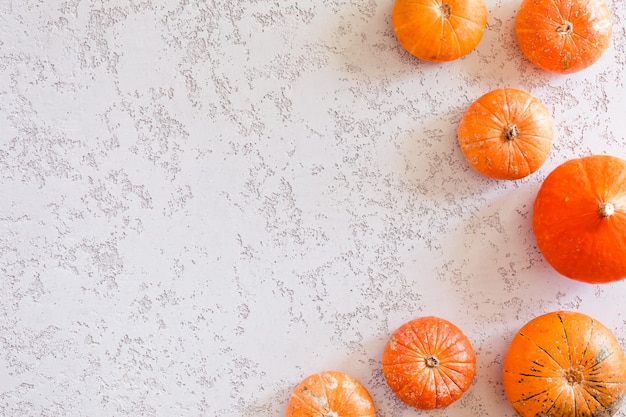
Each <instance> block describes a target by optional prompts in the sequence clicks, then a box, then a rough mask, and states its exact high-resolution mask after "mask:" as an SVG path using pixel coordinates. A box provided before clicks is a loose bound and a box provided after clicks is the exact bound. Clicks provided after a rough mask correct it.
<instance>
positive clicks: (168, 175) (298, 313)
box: [0, 0, 626, 417]
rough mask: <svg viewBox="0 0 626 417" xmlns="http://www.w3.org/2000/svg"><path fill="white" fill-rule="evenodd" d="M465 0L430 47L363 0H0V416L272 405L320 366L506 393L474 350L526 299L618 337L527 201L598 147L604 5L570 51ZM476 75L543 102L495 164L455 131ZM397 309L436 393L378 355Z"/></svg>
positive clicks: (602, 134)
mask: <svg viewBox="0 0 626 417" xmlns="http://www.w3.org/2000/svg"><path fill="white" fill-rule="evenodd" d="M487 6H488V10H489V18H488V28H487V30H486V32H485V35H484V38H483V39H482V41H481V43H480V44H479V46H478V48H477V49H476V50H475V51H473V52H472V53H471V54H470V55H468V56H466V57H464V58H463V59H460V60H458V61H454V62H450V63H446V64H440V65H437V64H430V63H425V62H420V61H418V60H416V59H414V58H412V57H410V56H409V55H408V54H407V53H406V52H404V51H403V50H402V49H401V48H400V47H399V46H398V44H397V41H396V39H395V37H394V35H393V31H392V29H391V26H390V13H391V8H392V1H390V0H386V1H378V2H375V1H370V0H358V1H357V0H322V1H311V0H303V1H298V2H289V1H285V0H276V1H261V0H258V1H253V0H250V1H239V2H238V1H219V0H215V1H198V0H181V1H170V0H161V1H156V0H126V1H121V0H110V1H103V0H100V1H97V0H66V1H61V0H47V1H38V0H20V1H17V0H0V175H1V177H0V187H1V188H0V189H1V194H2V197H3V198H2V199H0V231H1V233H0V271H1V280H0V415H2V416H11V417H17V416H124V417H125V416H282V415H283V414H284V412H285V407H286V401H287V398H288V396H289V393H290V391H291V389H292V388H293V387H294V386H295V385H296V384H297V383H298V382H299V381H300V380H301V379H302V378H304V377H305V376H307V375H309V374H311V373H314V372H318V371H322V370H325V369H336V370H340V371H343V372H347V373H349V374H351V375H353V376H355V377H356V378H358V379H359V380H360V381H361V382H362V383H363V384H364V385H365V386H366V388H367V389H368V390H369V391H370V393H371V394H372V396H373V398H374V400H375V403H376V407H377V409H378V415H379V416H381V417H391V416H399V415H403V416H418V415H419V416H450V415H454V416H478V415H480V416H498V417H503V416H505V417H509V416H511V417H512V416H513V415H514V413H513V411H512V409H511V408H510V407H509V405H508V404H507V402H506V399H505V397H504V394H503V389H502V385H501V379H500V370H501V365H502V358H503V355H504V353H505V351H506V346H507V344H508V342H509V340H510V338H511V337H512V334H513V333H514V332H515V331H516V330H517V329H518V328H519V327H520V326H521V325H522V324H524V323H525V322H526V321H527V320H529V319H531V318H533V317H534V316H536V315H539V314H541V313H544V312H548V311H552V310H557V309H569V310H577V311H581V312H584V313H586V314H589V315H592V316H594V317H596V318H597V319H599V320H601V321H602V322H603V323H604V324H606V325H607V326H608V327H610V328H611V329H613V330H614V332H615V333H616V335H617V336H618V338H619V339H620V341H621V343H622V344H623V345H626V312H625V310H624V301H623V300H624V299H625V297H626V283H623V282H622V283H615V284H609V285H603V286H596V285H585V284H580V283H575V282H572V281H570V280H568V279H566V278H563V277H561V276H559V275H558V274H556V273H555V272H554V271H553V270H552V269H551V268H550V267H549V266H548V265H547V264H546V262H545V261H544V260H543V258H542V256H541V255H540V253H539V252H538V250H537V248H536V245H535V241H534V237H533V235H532V233H531V228H530V220H531V215H532V202H533V199H534V196H535V194H536V192H537V189H538V187H539V185H540V183H541V181H542V179H543V178H544V177H545V175H546V174H547V173H548V172H549V171H550V170H551V169H552V168H554V167H555V166H556V165H558V164H559V163H561V162H563V161H565V160H567V159H569V158H573V157H577V156H582V155H588V154H592V153H609V154H613V155H617V156H622V157H626V145H625V141H626V133H625V132H626V118H625V117H624V108H625V104H626V103H625V97H626V86H625V77H626V71H625V69H626V58H625V57H626V54H625V52H626V51H625V50H624V45H626V30H625V20H624V15H625V14H624V9H623V5H622V4H621V3H619V2H615V1H612V2H610V7H611V11H612V13H613V19H614V21H613V23H614V37H613V40H612V44H611V47H610V49H609V50H608V51H607V52H606V53H605V55H604V56H603V57H602V58H601V60H600V61H599V62H597V63H596V64H595V65H594V66H593V67H591V68H589V69H587V70H585V71H583V72H581V73H578V74H575V75H570V76H555V75H550V74H547V73H545V72H542V71H541V70H538V69H536V68H534V67H532V66H531V65H530V64H529V63H528V62H527V61H526V60H525V59H524V58H523V57H522V56H521V54H520V52H519V50H518V48H517V46H516V44H515V39H514V35H513V19H514V15H515V12H516V10H517V7H518V1H511V0H488V1H487ZM500 87H516V88H521V89H524V90H526V91H528V92H530V93H531V94H533V95H535V96H536V97H538V98H540V99H541V100H542V101H543V102H544V103H545V104H546V106H547V107H548V108H549V109H550V110H551V112H552V113H553V115H554V123H555V128H556V133H557V137H556V141H555V146H554V151H553V153H552V154H551V156H550V158H549V160H548V162H547V163H546V164H545V165H544V167H543V168H542V169H541V170H540V171H538V172H536V173H535V174H533V175H531V176H530V177H527V178H525V179H523V180H520V181H516V182H499V181H494V180H489V179H486V178H483V177H481V176H480V175H478V174H476V173H474V172H473V171H472V170H470V169H469V168H468V166H467V164H466V163H465V161H464V159H463V156H462V154H461V152H460V150H459V148H458V146H457V143H456V134H455V132H456V127H457V125H458V122H459V120H460V117H461V115H462V113H463V111H464V109H465V108H466V107H467V106H468V105H469V104H470V103H471V102H472V101H473V100H475V99H476V98H477V97H478V96H480V95H482V94H483V93H485V92H487V91H489V90H491V89H495V88H500ZM421 315H438V316H440V317H443V318H446V319H448V320H450V321H453V322H454V323H455V324H456V325H458V326H459V327H460V328H461V329H463V331H464V332H465V333H466V334H467V335H468V337H469V338H470V340H471V341H472V343H473V345H474V347H475V350H476V353H477V356H478V372H477V375H476V379H475V381H474V384H473V385H472V387H471V388H470V390H469V391H468V392H467V393H466V395H465V396H464V397H463V398H462V399H461V400H459V401H458V402H457V403H455V404H453V405H452V406H451V407H450V408H449V409H447V410H443V411H441V410H440V411H432V412H418V411H416V410H412V409H410V408H408V407H407V406H405V405H403V404H402V403H400V402H399V401H398V400H397V399H396V398H395V397H394V396H393V394H391V393H390V391H389V390H388V388H387V386H386V385H385V382H384V379H383V377H382V374H381V370H380V365H381V364H380V356H381V353H382V349H383V346H384V343H385V341H386V339H387V337H388V336H389V334H390V333H391V332H392V331H393V330H395V329H396V328H397V327H398V326H399V325H400V324H402V323H404V322H405V321H408V320H410V319H412V318H414V317H417V316H421ZM618 416H626V409H624V410H622V411H620V412H619V413H618Z"/></svg>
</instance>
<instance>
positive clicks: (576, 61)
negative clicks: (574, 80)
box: [515, 0, 613, 74]
mask: <svg viewBox="0 0 626 417" xmlns="http://www.w3.org/2000/svg"><path fill="white" fill-rule="evenodd" d="M612 31H613V26H612V23H611V14H610V10H609V8H608V7H607V5H606V2H605V1H604V0H550V1H546V0H524V1H522V4H521V5H520V8H519V10H518V12H517V15H516V18H515V33H516V36H517V42H518V44H519V47H520V49H521V50H522V52H523V53H524V55H525V56H526V57H527V58H528V59H529V60H530V61H531V62H532V63H533V64H535V65H536V66H538V67H539V68H542V69H544V70H547V71H551V72H554V73H557V74H569V73H573V72H577V71H581V70H583V69H585V68H587V67H589V66H591V65H592V64H593V63H595V62H596V61H597V60H598V59H600V57H601V56H602V54H603V53H604V51H605V50H606V49H607V48H608V47H609V44H610V41H611V36H612Z"/></svg>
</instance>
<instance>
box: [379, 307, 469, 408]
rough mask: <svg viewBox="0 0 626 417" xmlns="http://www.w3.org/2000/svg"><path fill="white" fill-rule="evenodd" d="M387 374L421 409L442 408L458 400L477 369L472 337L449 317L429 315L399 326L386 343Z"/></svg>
mask: <svg viewBox="0 0 626 417" xmlns="http://www.w3.org/2000/svg"><path fill="white" fill-rule="evenodd" d="M382 369H383V375H384V376H385V379H386V381H387V384H388V385H389V387H390V388H391V390H392V391H393V392H394V393H395V394H396V395H397V396H398V398H400V399H401V400H402V401H404V402H405V403H407V404H409V405H411V406H413V407H416V408H419V409H433V408H442V407H446V406H448V405H450V404H452V403H453V402H454V401H456V400H458V399H459V398H460V397H461V396H462V395H463V393H465V392H466V391H467V389H468V388H469V387H470V385H471V383H472V381H473V379H474V375H475V373H476V354H475V353H474V349H473V348H472V345H471V343H470V341H469V339H468V338H467V337H466V336H465V335H464V334H463V333H462V332H461V330H460V329H459V328H458V327H456V326H455V325H454V324H452V323H450V322H449V321H447V320H444V319H441V318H438V317H433V316H427V317H420V318H417V319H415V320H411V321H409V322H407V323H405V324H403V325H402V326H400V328H398V329H397V330H396V331H395V332H394V333H393V334H392V335H391V337H390V338H389V341H388V342H387V344H386V345H385V348H384V351H383V356H382Z"/></svg>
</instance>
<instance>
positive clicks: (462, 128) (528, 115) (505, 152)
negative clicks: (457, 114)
mask: <svg viewBox="0 0 626 417" xmlns="http://www.w3.org/2000/svg"><path fill="white" fill-rule="evenodd" d="M458 140H459V145H460V146H461V150H462V151H463V156H464V157H465V159H466V160H467V162H468V164H469V165H470V167H472V168H473V169H474V170H476V171H477V172H479V173H481V174H483V175H485V176H487V177H491V178H495V179H499V180H517V179H520V178H523V177H526V176H528V175H530V174H532V173H533V172H535V171H536V170H538V169H539V168H540V167H541V166H542V165H543V164H544V162H545V161H546V160H547V159H548V156H549V155H550V151H551V150H552V143H553V141H554V127H553V123H552V116H551V115H550V112H549V111H548V109H547V108H546V106H545V105H544V104H543V103H542V102H541V101H540V100H539V99H537V98H535V97H533V96H532V95H530V94H529V93H527V92H525V91H522V90H518V89H515V88H501V89H497V90H493V91H490V92H488V93H486V94H484V95H482V96H481V97H479V98H478V99H477V100H476V101H474V102H473V103H472V104H471V105H470V106H469V107H468V108H467V110H466V111H465V113H464V114H463V117H462V118H461V122H460V123H459V128H458Z"/></svg>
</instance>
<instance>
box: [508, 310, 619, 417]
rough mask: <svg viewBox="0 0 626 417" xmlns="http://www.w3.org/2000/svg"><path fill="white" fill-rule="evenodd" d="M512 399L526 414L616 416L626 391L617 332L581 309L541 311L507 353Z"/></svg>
mask: <svg viewBox="0 0 626 417" xmlns="http://www.w3.org/2000/svg"><path fill="white" fill-rule="evenodd" d="M502 375H503V384H504V391H505V394H506V397H507V399H508V400H509V402H510V404H511V406H512V407H513V408H514V409H515V411H516V412H517V413H518V414H519V415H520V416H523V417H531V416H532V417H537V416H545V417H593V416H598V417H599V416H604V417H608V416H612V415H614V414H615V413H616V412H617V411H618V409H619V408H620V406H621V404H622V401H623V399H624V396H625V395H626V356H625V355H624V351H623V350H622V347H621V346H620V344H619V342H618V340H617V339H616V338H615V336H614V335H613V333H612V332H611V331H610V330H609V329H608V328H606V327H605V326H604V325H603V324H601V323H600V322H598V321H597V320H595V319H593V318H591V317H589V316H587V315H585V314H582V313H578V312H567V311H558V312H552V313H547V314H544V315H542V316H539V317H536V318H535V319H533V320H531V321H529V322H528V323H527V324H525V325H524V326H523V327H522V328H521V329H520V330H519V331H518V332H517V334H516V335H515V336H514V337H513V340H512V341H511V344H510V345H509V348H508V351H507V353H506V356H505V358H504V366H503V374H502Z"/></svg>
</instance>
